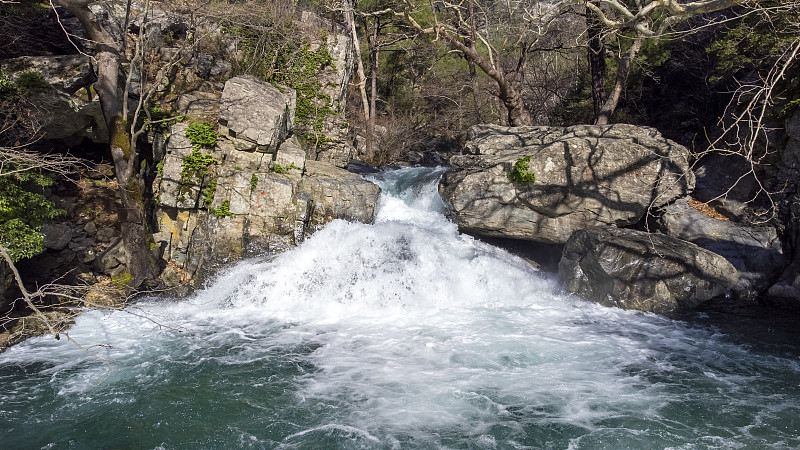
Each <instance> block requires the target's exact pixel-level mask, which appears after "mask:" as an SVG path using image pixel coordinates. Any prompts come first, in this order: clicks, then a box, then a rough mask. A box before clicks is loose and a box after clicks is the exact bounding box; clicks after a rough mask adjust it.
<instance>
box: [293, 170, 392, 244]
mask: <svg viewBox="0 0 800 450" xmlns="http://www.w3.org/2000/svg"><path fill="white" fill-rule="evenodd" d="M298 191H299V194H298V199H301V198H303V199H308V200H309V201H310V202H311V204H310V205H309V208H308V209H307V212H306V218H305V221H306V231H305V233H306V234H308V235H310V234H312V233H313V232H315V231H317V230H318V229H320V228H322V226H323V225H325V224H326V223H328V222H330V221H331V220H333V219H345V220H348V221H351V222H364V223H371V222H372V221H373V220H374V218H375V208H376V206H377V203H378V198H379V196H380V192H381V190H380V188H379V187H378V186H377V185H376V184H374V183H372V182H369V181H366V180H364V179H363V178H362V177H361V176H360V175H357V174H355V173H352V172H348V171H347V170H344V169H341V168H339V167H336V166H333V165H331V164H328V163H323V162H319V161H306V174H305V176H304V177H303V179H302V180H301V181H300V184H299V186H298Z"/></svg>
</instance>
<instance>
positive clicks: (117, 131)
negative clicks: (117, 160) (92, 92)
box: [111, 116, 131, 161]
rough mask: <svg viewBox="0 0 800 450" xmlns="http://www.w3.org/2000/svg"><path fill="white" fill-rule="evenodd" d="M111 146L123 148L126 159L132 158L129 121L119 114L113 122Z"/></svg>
mask: <svg viewBox="0 0 800 450" xmlns="http://www.w3.org/2000/svg"><path fill="white" fill-rule="evenodd" d="M111 146H112V147H117V148H119V149H122V156H123V157H124V158H125V160H126V161H127V160H130V158H131V136H130V134H128V121H127V120H125V119H123V118H122V116H117V117H115V118H114V120H113V121H112V122H111Z"/></svg>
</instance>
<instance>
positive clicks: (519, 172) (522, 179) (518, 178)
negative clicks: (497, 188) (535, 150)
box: [508, 156, 536, 186]
mask: <svg viewBox="0 0 800 450" xmlns="http://www.w3.org/2000/svg"><path fill="white" fill-rule="evenodd" d="M530 162H531V157H530V156H525V157H522V158H519V159H518V160H517V162H515V163H514V168H513V169H511V172H510V173H509V174H508V179H509V180H511V181H512V182H514V183H517V184H520V185H522V186H526V185H528V184H531V183H533V182H534V181H536V174H534V173H533V172H530Z"/></svg>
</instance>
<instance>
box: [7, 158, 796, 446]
mask: <svg viewBox="0 0 800 450" xmlns="http://www.w3.org/2000/svg"><path fill="white" fill-rule="evenodd" d="M443 170H444V169H441V168H439V169H430V168H403V169H396V170H392V171H385V172H381V173H379V174H377V175H375V176H374V177H373V180H374V181H375V182H376V183H378V184H380V185H381V187H382V189H383V195H382V197H381V203H380V206H379V210H378V214H377V218H376V221H375V223H374V224H359V223H348V222H345V221H341V220H335V221H333V222H331V223H330V224H328V225H327V226H326V227H325V228H324V229H322V230H320V231H318V232H317V233H315V234H314V235H313V236H311V237H310V238H309V239H307V240H306V241H305V242H304V243H303V244H302V245H300V246H298V247H296V248H294V249H292V250H290V251H287V252H285V253H283V254H281V255H279V256H277V257H275V258H272V259H258V258H256V259H252V260H247V261H243V262H240V263H238V264H236V265H234V266H232V267H230V268H229V269H227V270H226V271H225V272H224V273H221V274H220V275H219V276H218V277H217V278H216V279H215V280H214V281H213V282H212V283H210V284H209V286H208V287H207V288H206V289H203V290H202V291H200V292H198V293H197V294H196V295H195V296H194V297H192V298H189V299H183V300H179V299H172V300H165V299H151V300H145V301H142V302H140V303H138V304H136V305H135V306H134V307H132V309H131V310H130V311H128V312H120V311H87V312H85V313H83V314H82V315H81V316H80V317H79V318H78V320H77V323H76V325H75V327H74V328H73V329H72V330H71V331H70V336H71V337H72V338H73V339H74V340H75V341H77V342H78V343H80V344H81V345H82V346H83V347H84V348H85V349H86V350H84V349H81V348H78V347H77V346H75V345H74V344H72V343H70V342H66V340H64V339H62V340H61V341H55V340H53V339H52V338H51V337H50V338H48V337H42V338H36V339H31V340H29V341H27V342H25V343H23V344H21V345H18V346H16V347H13V348H11V349H9V350H8V351H7V352H6V353H4V354H2V355H0V386H2V388H1V389H0V405H2V406H0V413H1V414H2V418H3V420H2V421H3V423H4V424H5V425H4V426H3V427H0V439H2V440H1V441H0V442H4V443H14V444H13V445H12V446H11V447H18V448H42V447H48V448H97V447H133V448H667V447H670V448H697V447H700V448H729V447H772V448H793V447H798V446H800V420H798V419H797V418H798V417H800V414H798V413H799V412H800V390H799V389H798V386H800V364H798V362H797V359H796V358H795V357H793V356H788V355H783V354H780V353H776V352H769V351H760V350H757V349H754V348H751V347H748V346H746V345H741V344H739V343H736V342H734V341H732V340H731V339H729V338H728V336H726V335H725V334H723V333H720V332H718V331H717V330H716V329H715V328H713V327H705V326H696V325H692V324H688V323H685V322H681V321H675V320H670V319H666V318H663V317H658V316H655V315H650V314H644V313H640V312H633V311H623V310H618V309H614V308H606V307H602V306H599V305H596V304H593V303H589V302H585V301H583V300H581V299H579V298H577V297H575V296H572V295H569V294H567V293H565V292H563V290H562V289H561V288H560V287H559V285H558V284H557V283H556V281H555V279H554V277H553V276H552V275H549V274H545V273H542V272H540V271H538V270H537V269H535V268H533V267H532V266H530V265H529V264H528V263H527V262H526V261H524V260H522V259H520V258H518V257H516V256H514V255H511V254H509V253H507V252H505V251H504V250H501V249H499V248H496V247H493V246H490V245H488V244H486V243H483V242H481V241H480V240H478V239H475V238H472V237H469V236H466V235H462V234H459V233H458V230H457V228H456V226H455V225H454V224H453V223H451V222H449V221H448V220H447V219H446V217H445V216H444V215H443V211H444V209H445V208H444V205H443V204H442V201H441V199H440V198H439V196H438V193H437V183H438V179H439V176H440V175H441V173H442V172H443Z"/></svg>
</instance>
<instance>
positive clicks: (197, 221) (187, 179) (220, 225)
mask: <svg viewBox="0 0 800 450" xmlns="http://www.w3.org/2000/svg"><path fill="white" fill-rule="evenodd" d="M243 86H246V88H243ZM282 90H283V92H280V90H278V89H276V88H275V87H273V86H271V85H269V84H267V83H264V82H262V81H259V80H255V79H252V78H250V77H236V78H232V79H231V80H229V81H228V82H227V83H226V84H225V90H224V91H223V93H222V97H221V98H222V100H221V102H222V103H221V107H220V118H222V117H224V118H225V119H224V120H223V121H222V122H223V123H224V124H225V126H222V127H221V130H222V136H220V139H219V141H218V143H217V145H216V146H214V147H213V148H200V147H199V146H198V145H196V144H193V143H192V142H191V141H190V139H189V138H188V137H187V129H188V127H189V125H188V124H186V123H179V124H176V125H174V126H173V127H172V129H171V134H170V137H169V139H168V141H167V145H166V154H165V156H164V159H163V161H162V162H161V163H160V165H161V169H160V174H159V176H158V178H157V180H156V185H157V189H156V192H157V201H158V204H159V206H158V208H157V210H156V219H157V221H158V227H159V230H158V232H157V233H156V234H155V235H154V240H155V242H156V244H157V245H159V247H160V248H161V251H162V255H163V256H162V258H163V260H164V262H165V263H166V269H165V270H164V272H163V274H162V280H163V281H164V282H165V283H166V284H167V285H170V286H182V285H184V286H189V285H195V284H197V283H198V282H200V281H201V280H202V279H203V278H204V277H205V276H206V275H207V274H208V273H210V272H211V271H212V270H213V269H215V268H216V266H217V265H218V264H219V263H222V262H228V261H232V260H236V259H239V258H241V257H243V256H247V255H256V254H269V253H274V252H278V251H283V250H285V249H287V248H289V247H291V246H292V245H295V244H297V243H299V242H301V241H302V240H303V239H305V238H306V237H307V236H309V235H310V234H312V233H313V232H314V231H316V230H318V229H319V228H320V227H322V226H323V225H324V224H326V223H328V222H330V221H331V220H333V219H345V220H351V221H359V222H371V221H372V220H373V218H374V213H375V207H376V203H377V200H378V196H379V194H380V189H379V188H378V186H377V185H375V184H373V183H371V182H369V181H366V180H364V179H363V178H361V176H359V175H356V174H353V173H350V172H348V171H346V170H343V169H341V168H338V167H336V166H334V165H332V164H330V163H326V162H320V161H307V160H306V159H305V152H304V151H303V150H302V148H300V146H299V144H298V143H297V140H296V139H295V138H293V137H292V138H289V139H285V136H286V135H287V134H288V133H290V130H291V126H290V125H291V117H292V114H291V113H290V112H289V109H290V107H292V106H293V104H292V102H291V101H292V99H293V98H294V97H293V92H291V90H289V89H288V88H283V89H282ZM265 99H272V100H274V101H272V102H270V103H265ZM259 124H261V125H260V126H259ZM198 159H199V160H201V161H202V167H201V168H200V169H199V170H198V169H197V168H196V167H195V168H194V169H192V167H193V166H194V165H195V164H196V161H195V160H198ZM193 161H194V162H193Z"/></svg>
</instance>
